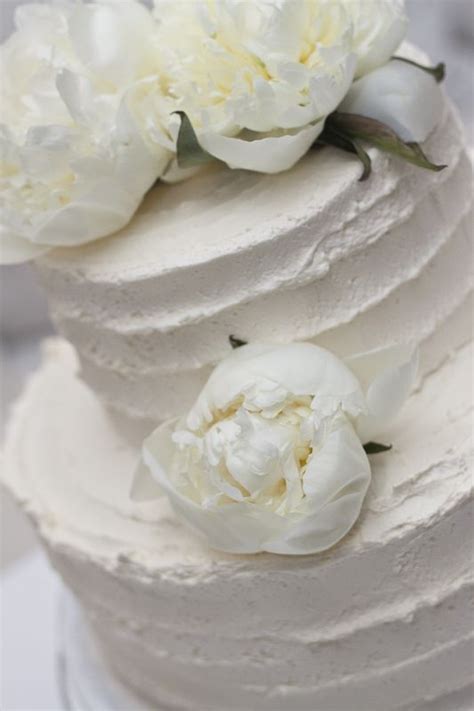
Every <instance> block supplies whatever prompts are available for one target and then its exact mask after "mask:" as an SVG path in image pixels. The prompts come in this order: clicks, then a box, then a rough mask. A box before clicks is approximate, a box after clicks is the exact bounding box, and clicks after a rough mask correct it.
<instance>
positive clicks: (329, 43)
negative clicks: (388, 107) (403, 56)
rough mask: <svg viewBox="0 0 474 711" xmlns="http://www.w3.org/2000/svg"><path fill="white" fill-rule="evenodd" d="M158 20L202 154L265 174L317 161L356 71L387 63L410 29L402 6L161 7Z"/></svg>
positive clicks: (175, 88) (277, 0)
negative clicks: (319, 143) (308, 157)
mask: <svg viewBox="0 0 474 711" xmlns="http://www.w3.org/2000/svg"><path fill="white" fill-rule="evenodd" d="M392 6H393V7H392ZM155 16H156V18H157V19H158V21H159V22H160V25H161V35H162V37H163V43H162V44H163V52H164V56H165V57H166V71H167V75H168V76H169V78H170V91H171V93H172V94H173V95H174V97H175V99H176V101H177V104H178V107H179V109H180V110H183V111H184V112H185V113H186V114H187V115H188V117H189V119H190V121H191V123H192V125H193V127H194V129H195V130H196V132H197V134H198V139H199V142H200V144H201V146H202V147H203V148H204V149H205V150H206V151H207V152H208V153H209V154H211V155H212V156H214V157H216V158H218V159H220V160H222V161H224V162H225V163H227V165H229V166H230V167H231V168H244V169H248V170H255V171H260V172H264V173H276V172H279V171H282V170H286V169H288V168H291V167H292V166H293V165H294V164H295V163H296V162H297V161H298V160H299V159H300V158H301V157H302V156H303V155H304V154H305V153H306V152H307V150H308V149H309V147H310V146H311V145H312V143H313V142H314V141H315V139H316V138H317V137H318V135H319V134H320V133H321V131H322V129H323V127H324V119H325V117H326V116H327V115H328V114H330V113H331V112H332V111H334V110H335V109H336V108H337V106H338V104H339V103H340V102H341V100H342V99H343V97H344V96H345V94H346V92H347V90H348V89H349V87H350V85H351V82H352V80H353V78H354V72H355V70H356V64H357V66H358V68H359V70H360V72H362V71H365V70H366V69H368V68H370V69H372V68H373V67H375V66H378V65H379V64H380V63H383V62H385V61H387V60H388V58H389V57H390V55H391V53H392V51H393V50H394V48H395V47H396V46H397V45H398V43H399V42H400V41H401V39H402V38H403V33H404V28H405V19H404V18H405V16H404V13H403V6H402V4H401V3H400V2H395V3H394V2H393V0H380V1H379V2H376V3H374V2H370V0H365V1H364V0H355V1H354V0H301V2H294V0H259V2H245V1H242V0H195V1H194V2H174V1H173V0H155Z"/></svg>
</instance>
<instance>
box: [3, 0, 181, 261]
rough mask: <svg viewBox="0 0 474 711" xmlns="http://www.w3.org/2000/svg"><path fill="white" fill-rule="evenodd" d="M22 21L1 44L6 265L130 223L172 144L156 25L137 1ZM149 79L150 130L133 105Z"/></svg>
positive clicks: (21, 15)
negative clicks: (165, 124)
mask: <svg viewBox="0 0 474 711" xmlns="http://www.w3.org/2000/svg"><path fill="white" fill-rule="evenodd" d="M15 19H16V26H17V30H16V32H15V33H14V34H13V35H12V36H11V37H10V38H9V39H8V40H7V41H6V42H5V43H4V45H3V46H2V48H1V76H0V92H1V103H2V117H1V118H2V125H1V127H0V144H1V171H0V176H1V177H0V181H1V193H2V198H1V199H2V226H1V230H0V259H1V261H3V262H6V263H11V262H17V261H23V260H25V259H28V258H33V257H36V256H38V255H40V254H41V253H43V252H45V251H47V250H48V249H49V248H51V247H52V246H73V245H78V244H82V243H85V242H89V241H91V240H94V239H97V238H99V237H103V236H105V235H108V234H111V233H112V232H115V231H116V230H118V229H120V228H121V227H123V226H124V225H125V224H126V223H127V222H128V221H129V219H130V217H131V216H132V215H133V213H134V212H135V210H136V209H137V207H138V205H139V203H140V202H141V200H142V198H143V195H144V194H145V192H146V191H147V190H148V189H149V188H150V186H151V185H152V184H153V183H154V182H155V180H156V179H157V178H158V177H159V176H160V175H161V173H162V172H163V170H164V169H165V167H166V165H167V164H168V162H169V160H170V156H171V153H170V148H172V143H171V141H170V138H169V137H167V136H166V133H165V131H164V130H162V129H161V126H160V124H159V121H157V119H156V117H157V116H159V111H158V110H157V106H159V104H160V98H161V95H160V91H159V82H158V81H157V80H156V74H157V69H156V47H155V36H154V31H155V29H156V27H155V23H154V21H153V19H152V17H151V15H150V13H149V11H148V10H146V9H145V8H144V7H143V6H142V5H141V4H140V3H139V2H137V1H135V0H115V1H114V0H98V1H97V2H95V3H94V4H87V5H86V4H82V3H75V2H61V3H57V4H53V5H39V4H33V5H26V6H24V7H21V8H19V9H18V10H17V13H16V18H15ZM153 78H154V83H153V93H154V112H153V121H154V123H153V126H151V127H150V126H147V127H146V129H147V130H146V132H144V131H143V126H142V117H141V116H140V113H139V111H136V110H135V108H136V107H135V105H136V104H137V102H138V103H142V102H143V95H145V96H146V93H147V85H146V84H147V81H148V82H150V81H151V79H153ZM163 102H164V99H163ZM169 111H170V109H169V108H165V107H163V113H166V115H168V114H169ZM151 122H152V120H151V119H150V123H151ZM153 130H154V133H153ZM145 133H147V134H149V135H150V140H144V138H143V136H144V135H145ZM157 136H161V138H162V140H161V143H160V142H159V140H157ZM167 140H168V143H169V145H168V146H167V145H166V141H167Z"/></svg>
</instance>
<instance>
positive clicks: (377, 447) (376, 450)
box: [364, 442, 392, 454]
mask: <svg viewBox="0 0 474 711" xmlns="http://www.w3.org/2000/svg"><path fill="white" fill-rule="evenodd" d="M390 449H392V445H391V444H380V442H367V444H364V450H365V453H366V454H380V453H381V452H388V451H389V450H390Z"/></svg>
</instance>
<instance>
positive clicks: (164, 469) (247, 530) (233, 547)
mask: <svg viewBox="0 0 474 711" xmlns="http://www.w3.org/2000/svg"><path fill="white" fill-rule="evenodd" d="M175 423H176V421H175V420H173V421H170V422H167V423H164V424H163V425H161V426H160V427H159V428H158V429H157V430H155V432H154V433H153V434H152V435H150V437H148V438H147V439H146V440H145V442H144V445H143V461H144V463H145V465H146V466H147V467H148V468H149V470H150V473H151V475H152V477H153V478H154V480H155V481H156V482H157V483H158V485H159V486H160V487H161V488H162V489H163V491H164V492H165V493H166V494H167V496H168V498H169V500H170V502H171V505H172V506H173V508H174V510H175V511H176V513H177V514H178V516H179V517H180V518H181V520H183V521H184V522H185V523H187V524H188V525H189V526H191V528H192V529H193V530H194V531H196V532H198V533H199V534H200V535H201V536H204V537H205V539H206V541H207V543H208V544H209V545H210V546H211V548H215V549H217V550H221V551H225V552H228V553H258V552H259V551H261V550H263V549H262V546H263V545H264V542H265V541H266V540H267V539H269V538H270V537H272V536H274V535H277V534H278V533H279V532H280V531H281V529H282V528H283V527H284V526H285V525H286V519H284V518H282V517H281V516H278V515H277V514H274V513H273V512H271V511H265V510H262V509H261V508H258V507H256V506H254V505H252V504H248V503H229V504H226V505H223V506H221V507H219V508H217V507H216V508H213V509H207V508H203V507H202V506H200V505H198V504H197V503H195V502H194V501H193V500H192V499H190V498H188V497H187V496H184V495H183V494H182V493H180V491H179V490H178V488H177V487H175V486H173V484H172V483H171V481H170V474H171V472H172V467H173V462H172V460H173V455H174V452H175V447H176V445H175V444H174V443H173V440H172V434H173V430H174V426H175Z"/></svg>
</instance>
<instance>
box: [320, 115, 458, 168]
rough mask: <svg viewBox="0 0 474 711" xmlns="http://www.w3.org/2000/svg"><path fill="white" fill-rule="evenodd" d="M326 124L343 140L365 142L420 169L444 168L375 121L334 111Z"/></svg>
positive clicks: (415, 145) (419, 148)
mask: <svg viewBox="0 0 474 711" xmlns="http://www.w3.org/2000/svg"><path fill="white" fill-rule="evenodd" d="M328 122H329V123H330V127H331V129H332V130H334V131H336V132H337V133H339V134H341V135H342V136H344V137H345V138H347V139H349V140H351V141H354V140H357V139H359V140H362V141H367V142H368V143H372V145H374V146H376V147H377V148H379V149H380V150H381V151H385V152H386V153H392V154H393V155H396V156H399V157H400V158H403V159H404V160H406V161H408V162H409V163H413V164H414V165H417V166H418V167H420V168H425V169H426V170H434V171H440V170H443V169H444V168H446V166H445V165H436V164H435V163H432V162H431V161H430V160H429V159H428V158H427V156H426V155H425V154H424V153H423V151H422V149H421V147H420V145H419V144H418V143H413V142H406V141H403V140H402V139H401V138H400V137H399V136H398V134H397V133H396V132H395V131H394V130H393V129H392V128H390V127H389V126H387V125H386V124H384V123H382V122H381V121H377V120H376V119H373V118H368V117H367V116H360V115H359V114H346V113H341V112H339V111H335V112H334V113H333V114H331V115H330V116H329V117H328Z"/></svg>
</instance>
